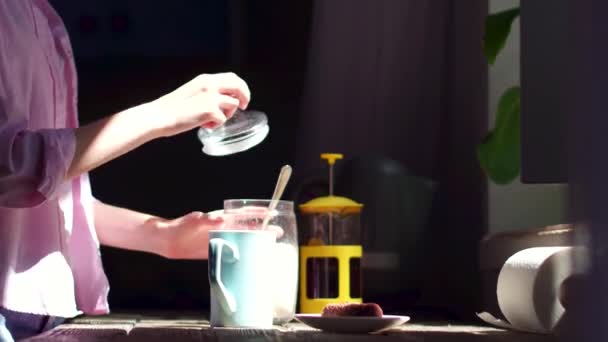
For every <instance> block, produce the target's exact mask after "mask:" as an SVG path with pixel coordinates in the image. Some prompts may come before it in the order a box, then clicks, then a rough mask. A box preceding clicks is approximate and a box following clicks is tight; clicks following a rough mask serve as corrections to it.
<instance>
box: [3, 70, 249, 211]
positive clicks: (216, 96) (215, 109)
mask: <svg viewBox="0 0 608 342" xmlns="http://www.w3.org/2000/svg"><path fill="white" fill-rule="evenodd" d="M0 85H2V84H0ZM3 94H9V92H6V89H4V88H2V87H0V207H17V208H20V207H32V206H36V205H39V204H40V203H42V202H44V201H45V200H46V199H48V198H49V197H52V196H53V194H54V193H55V191H56V189H58V188H59V187H60V186H61V184H63V183H64V182H65V181H66V180H69V179H72V178H73V177H76V176H78V175H79V174H81V173H84V172H87V171H90V170H92V169H94V168H95V167H97V166H99V165H101V164H103V163H106V162H107V161H109V160H112V159H114V158H117V157H119V156H121V155H123V154H125V153H127V152H129V151H131V150H133V149H135V148H137V147H138V146H140V145H142V144H144V143H146V142H148V141H150V140H152V139H155V138H158V137H163V136H172V135H175V134H178V133H181V132H185V131H188V130H191V129H193V128H196V127H199V126H205V127H213V126H218V125H221V124H223V123H224V122H225V121H226V120H227V119H228V118H230V117H231V116H232V115H233V114H234V112H235V111H236V109H237V108H239V107H240V108H242V109H244V108H246V107H247V105H248V103H249V99H250V93H249V89H248V87H247V84H246V83H245V82H244V81H243V80H242V79H240V78H239V77H238V76H236V75H235V74H233V73H224V74H213V75H201V76H198V77H196V78H195V79H193V80H192V81H190V82H188V83H186V84H185V85H183V86H182V87H180V88H178V89H176V90H175V91H173V92H171V93H169V94H167V95H165V96H163V97H161V98H159V99H157V100H155V101H152V102H149V103H146V104H143V105H140V106H136V107H133V108H131V109H128V110H126V111H123V112H120V113H118V114H114V115H112V116H109V117H107V118H105V119H102V120H99V121H97V122H94V123H91V124H89V125H86V126H82V127H80V128H76V129H71V128H64V129H44V130H31V129H29V128H28V127H29V126H30V125H29V123H28V121H27V119H25V118H24V119H21V120H14V121H10V120H8V118H10V117H11V116H10V115H9V113H7V112H5V110H6V108H7V107H5V106H3V101H4V100H5V98H3V96H2V95H3ZM7 96H8V95H7ZM8 100H15V101H16V99H8ZM49 115H50V114H49Z"/></svg>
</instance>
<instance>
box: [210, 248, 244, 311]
mask: <svg viewBox="0 0 608 342" xmlns="http://www.w3.org/2000/svg"><path fill="white" fill-rule="evenodd" d="M224 246H226V247H227V248H228V249H230V251H231V252H232V257H230V258H224V261H225V262H229V263H233V262H237V261H238V260H239V249H238V247H237V246H236V245H235V244H234V243H232V242H230V241H227V240H224V239H220V238H213V239H211V240H209V250H210V253H209V283H210V284H211V289H212V291H213V292H214V294H215V296H216V297H217V298H218V300H219V302H220V304H221V305H222V307H223V308H224V310H226V312H229V313H230V314H233V313H235V312H236V299H235V298H234V295H233V294H232V293H230V292H229V291H228V289H226V286H225V285H224V283H223V282H222V273H221V272H222V250H223V248H224Z"/></svg>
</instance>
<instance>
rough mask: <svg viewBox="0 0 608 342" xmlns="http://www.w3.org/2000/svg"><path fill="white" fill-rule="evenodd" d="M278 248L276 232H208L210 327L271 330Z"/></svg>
mask: <svg viewBox="0 0 608 342" xmlns="http://www.w3.org/2000/svg"><path fill="white" fill-rule="evenodd" d="M275 245H276V233H275V232H273V231H267V230H266V231H261V230H212V231H210V232H209V284H210V288H211V319H210V321H211V322H210V323H211V326H213V327H249V328H270V327H272V319H273V309H274V306H273V293H272V290H273V279H272V257H273V253H274V249H275Z"/></svg>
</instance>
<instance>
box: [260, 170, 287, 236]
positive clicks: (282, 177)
mask: <svg viewBox="0 0 608 342" xmlns="http://www.w3.org/2000/svg"><path fill="white" fill-rule="evenodd" d="M289 177H291V166H289V165H285V166H283V167H282V168H281V172H280V173H279V178H278V179H277V184H276V185H275V187H274V193H273V194H272V199H271V200H270V205H268V212H267V213H266V216H265V217H264V222H263V223H262V230H264V229H266V226H267V225H268V222H269V221H270V217H271V213H272V211H273V210H274V209H275V208H276V207H277V204H279V199H280V198H281V196H283V191H285V187H286V186H287V182H288V181H289Z"/></svg>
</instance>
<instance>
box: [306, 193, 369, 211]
mask: <svg viewBox="0 0 608 342" xmlns="http://www.w3.org/2000/svg"><path fill="white" fill-rule="evenodd" d="M362 208H363V204H361V203H357V202H355V201H353V200H351V199H350V198H346V197H342V196H325V197H317V198H314V199H312V200H310V201H308V202H306V203H304V204H301V205H300V211H301V212H302V213H304V214H319V213H338V214H358V213H360V212H361V209H362Z"/></svg>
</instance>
